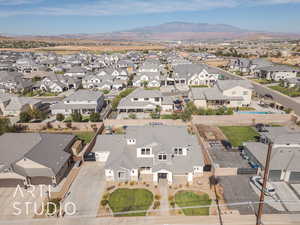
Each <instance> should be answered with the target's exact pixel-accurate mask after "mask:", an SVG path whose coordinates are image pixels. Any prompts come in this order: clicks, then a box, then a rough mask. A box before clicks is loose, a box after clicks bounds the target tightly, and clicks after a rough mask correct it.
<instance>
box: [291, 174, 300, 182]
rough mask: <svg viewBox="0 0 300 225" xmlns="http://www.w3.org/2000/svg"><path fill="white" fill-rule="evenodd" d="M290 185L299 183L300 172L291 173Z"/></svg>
mask: <svg viewBox="0 0 300 225" xmlns="http://www.w3.org/2000/svg"><path fill="white" fill-rule="evenodd" d="M289 182H290V183H300V172H291V175H290V180H289Z"/></svg>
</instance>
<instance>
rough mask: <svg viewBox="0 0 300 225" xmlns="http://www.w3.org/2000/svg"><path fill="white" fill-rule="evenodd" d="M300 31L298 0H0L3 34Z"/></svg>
mask: <svg viewBox="0 0 300 225" xmlns="http://www.w3.org/2000/svg"><path fill="white" fill-rule="evenodd" d="M172 21H184V22H195V23H198V22H200V23H211V24H218V23H222V24H230V25H234V26H238V27H240V28H244V29H250V30H262V31H273V32H292V33H300V0H0V33H4V34H41V35H52V34H65V33H101V32H110V31H119V30H126V29H131V28H136V27H141V26H149V25H158V24H161V23H165V22H172Z"/></svg>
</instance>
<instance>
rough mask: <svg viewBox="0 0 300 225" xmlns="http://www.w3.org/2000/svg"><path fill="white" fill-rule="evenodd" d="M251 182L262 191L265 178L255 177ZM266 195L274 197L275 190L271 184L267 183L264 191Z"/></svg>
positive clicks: (251, 178)
mask: <svg viewBox="0 0 300 225" xmlns="http://www.w3.org/2000/svg"><path fill="white" fill-rule="evenodd" d="M250 181H251V182H252V183H253V184H254V185H255V186H256V187H257V188H258V189H259V190H262V186H263V178H262V177H261V176H253V177H250ZM263 192H264V193H265V195H269V196H274V195H275V188H274V187H273V186H272V184H271V183H270V182H267V185H266V188H265V190H263Z"/></svg>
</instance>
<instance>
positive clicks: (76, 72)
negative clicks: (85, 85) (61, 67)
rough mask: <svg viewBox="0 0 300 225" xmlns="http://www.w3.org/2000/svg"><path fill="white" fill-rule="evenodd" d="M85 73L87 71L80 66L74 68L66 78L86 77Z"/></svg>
mask: <svg viewBox="0 0 300 225" xmlns="http://www.w3.org/2000/svg"><path fill="white" fill-rule="evenodd" d="M85 73H86V70H85V69H84V68H82V67H80V66H74V67H72V68H71V69H69V70H68V71H67V72H66V73H65V76H69V77H77V78H82V77H84V76H85Z"/></svg>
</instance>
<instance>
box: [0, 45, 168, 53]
mask: <svg viewBox="0 0 300 225" xmlns="http://www.w3.org/2000/svg"><path fill="white" fill-rule="evenodd" d="M159 49H165V47H164V46H162V45H150V44H149V45H147V44H145V45H143V44H138V45H103V46H97V45H94V46H83V45H79V46H77V45H74V46H73V45H62V46H55V47H44V48H28V49H22V48H0V50H1V51H16V52H43V51H46V52H48V51H49V52H56V53H58V54H72V53H77V52H81V51H86V52H93V53H102V52H123V51H129V50H137V51H143V50H159Z"/></svg>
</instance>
